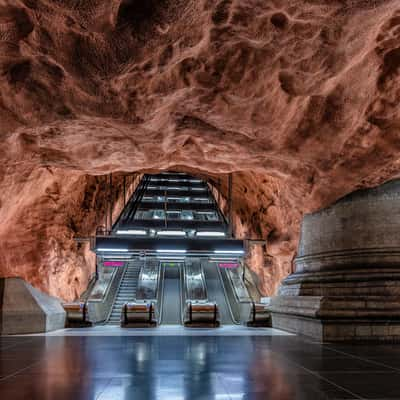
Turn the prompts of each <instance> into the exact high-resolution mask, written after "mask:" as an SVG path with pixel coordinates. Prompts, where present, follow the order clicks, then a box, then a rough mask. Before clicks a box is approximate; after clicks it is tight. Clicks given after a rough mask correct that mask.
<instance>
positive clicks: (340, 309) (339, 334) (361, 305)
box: [269, 296, 400, 342]
mask: <svg viewBox="0 0 400 400" xmlns="http://www.w3.org/2000/svg"><path fill="white" fill-rule="evenodd" d="M269 309H270V311H271V314H272V326H273V327H274V328H278V329H282V330H286V331H289V332H293V333H297V334H299V335H303V336H308V337H310V338H313V339H316V340H319V341H321V342H324V341H327V342H333V341H380V342H400V313H399V310H400V298H398V297H389V296H388V297H383V296H351V297H339V296H276V297H274V298H272V300H271V305H270V307H269Z"/></svg>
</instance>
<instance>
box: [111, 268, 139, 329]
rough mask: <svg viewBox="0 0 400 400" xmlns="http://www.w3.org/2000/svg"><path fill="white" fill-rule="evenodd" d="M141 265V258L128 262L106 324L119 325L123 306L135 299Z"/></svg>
mask: <svg viewBox="0 0 400 400" xmlns="http://www.w3.org/2000/svg"><path fill="white" fill-rule="evenodd" d="M141 266H142V262H140V261H139V260H137V261H130V262H129V263H128V266H127V267H126V270H125V273H124V276H123V277H122V280H121V284H120V286H119V288H118V292H117V294H116V296H115V300H114V304H113V306H112V310H111V314H110V316H109V318H108V320H107V322H106V325H119V324H120V321H121V310H122V306H123V305H124V304H125V303H126V302H128V301H133V300H134V299H135V297H136V286H137V281H138V278H139V273H140V268H141Z"/></svg>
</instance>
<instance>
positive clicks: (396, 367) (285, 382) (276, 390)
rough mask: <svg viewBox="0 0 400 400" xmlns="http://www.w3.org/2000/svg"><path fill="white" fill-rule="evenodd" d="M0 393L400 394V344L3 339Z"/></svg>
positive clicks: (124, 398) (301, 397)
mask: <svg viewBox="0 0 400 400" xmlns="http://www.w3.org/2000/svg"><path fill="white" fill-rule="evenodd" d="M0 399H7V400H8V399H40V400H46V399H51V400H53V399H54V400H64V399H68V400H79V399H99V400H110V399H113V400H114V399H118V400H132V399H138V400H146V399H160V400H178V399H188V400H196V399H199V400H200V399H205V400H209V399H210V400H211V399H217V400H229V399H230V400H238V399H257V400H268V399H274V400H278V399H279V400H292V399H295V400H320V399H380V400H382V399H400V346H399V345H320V344H318V343H313V342H311V341H305V340H302V339H300V338H298V337H297V336H285V335H275V336H150V337H146V336H25V337H0Z"/></svg>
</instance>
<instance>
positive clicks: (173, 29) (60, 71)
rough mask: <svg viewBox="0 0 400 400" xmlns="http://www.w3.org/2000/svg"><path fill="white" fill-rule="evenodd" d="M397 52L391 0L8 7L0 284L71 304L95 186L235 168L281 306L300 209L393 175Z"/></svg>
mask: <svg viewBox="0 0 400 400" xmlns="http://www.w3.org/2000/svg"><path fill="white" fill-rule="evenodd" d="M399 43H400V6H399V3H398V1H397V0H374V1H373V0H371V1H368V0H358V1H357V0H348V1H346V0H342V1H332V0H313V1H307V2H304V1H302V0H274V1H268V2H267V1H260V0H240V1H238V0H223V1H217V0H189V1H187V0H186V1H182V0H163V1H146V2H143V1H136V0H112V1H110V0H88V1H84V2H78V1H75V0H68V1H61V0H57V1H49V0H0V135H1V141H0V156H1V161H2V168H0V187H1V192H0V206H1V209H0V215H1V225H0V246H1V247H0V271H1V275H2V276H22V277H23V278H24V279H26V280H27V281H29V282H31V283H32V284H33V285H35V286H36V287H38V288H39V289H42V290H45V291H47V292H48V293H50V294H52V295H56V296H60V297H63V298H65V299H72V298H73V297H76V296H77V295H78V294H79V292H81V291H82V289H83V288H84V286H85V283H86V281H87V279H88V277H89V275H90V272H91V271H90V268H92V267H90V266H91V265H93V263H92V262H91V261H90V255H89V253H88V251H87V250H82V249H78V245H77V244H76V243H75V242H74V241H73V240H72V237H73V236H75V235H84V234H90V233H93V229H94V228H95V226H96V224H97V222H98V220H101V219H102V218H103V216H104V212H105V211H104V207H103V206H104V204H103V205H102V200H101V199H102V198H103V197H104V196H105V195H103V194H101V183H100V181H101V178H100V176H105V175H106V174H108V173H110V172H113V173H116V172H135V171H136V172H138V171H143V170H147V171H157V170H163V169H167V168H173V169H180V170H187V171H192V172H195V173H198V174H200V175H202V176H205V175H212V176H216V175H219V174H221V175H223V174H226V173H229V172H234V173H235V181H236V185H237V186H235V188H234V190H235V220H236V222H237V223H236V227H237V228H236V229H237V233H238V234H241V235H243V236H250V237H253V238H263V239H265V238H267V239H268V246H267V248H266V249H262V248H254V249H253V253H254V254H253V256H252V260H253V261H252V263H253V268H254V269H255V270H256V271H257V272H258V275H259V277H260V284H261V285H262V287H263V290H264V292H265V293H266V294H272V293H273V292H274V290H275V288H276V287H277V284H278V283H279V281H280V280H281V279H282V278H283V277H284V276H286V275H287V274H288V273H290V272H291V261H292V259H293V257H294V255H295V251H296V247H297V238H298V231H299V227H300V221H301V216H302V215H303V213H305V212H310V211H315V210H317V209H319V208H321V207H325V206H328V205H329V204H331V203H332V202H334V201H335V200H337V199H338V198H340V197H342V196H343V195H345V194H347V193H350V192H352V191H353V190H355V189H359V188H363V187H370V186H374V185H377V184H380V183H382V182H385V181H387V180H388V179H391V178H393V177H396V176H398V174H399V170H400V161H399V157H398V154H399V150H400V135H399V126H400V109H399V106H398V104H399V97H400V89H399V82H400V57H399V52H400V47H399ZM94 192H96V194H94ZM85 199H91V200H90V201H91V203H90V206H85V204H86V203H85V202H86V201H89V200H85ZM103 203H104V201H103ZM102 207H103V208H102ZM71 220H72V221H73V224H75V225H76V227H73V226H72V225H71V224H72V223H71Z"/></svg>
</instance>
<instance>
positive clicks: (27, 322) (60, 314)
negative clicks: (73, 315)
mask: <svg viewBox="0 0 400 400" xmlns="http://www.w3.org/2000/svg"><path fill="white" fill-rule="evenodd" d="M0 310H1V315H0V334H2V335H13V334H25V333H40V332H48V331H52V330H56V329H62V328H64V326H65V311H64V308H63V307H62V305H61V303H60V302H59V301H58V299H56V298H54V297H51V296H48V295H46V294H44V293H42V292H40V291H39V290H37V289H35V288H34V287H33V286H31V285H30V284H29V283H27V282H25V281H24V280H23V279H21V278H1V279H0Z"/></svg>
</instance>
